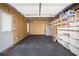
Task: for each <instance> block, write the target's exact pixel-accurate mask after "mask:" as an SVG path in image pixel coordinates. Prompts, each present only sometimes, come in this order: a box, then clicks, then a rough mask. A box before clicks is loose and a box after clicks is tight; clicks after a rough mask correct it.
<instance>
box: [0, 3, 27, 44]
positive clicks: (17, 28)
mask: <svg viewBox="0 0 79 59" xmlns="http://www.w3.org/2000/svg"><path fill="white" fill-rule="evenodd" d="M0 10H3V11H5V12H6V13H9V14H10V15H12V25H13V26H12V34H13V43H14V44H15V43H17V42H19V41H20V40H22V39H23V38H24V37H26V36H27V35H28V33H27V22H28V21H27V18H25V17H24V16H23V15H22V14H21V13H19V12H18V11H17V10H15V9H14V8H13V7H12V6H10V5H8V4H5V3H0Z"/></svg>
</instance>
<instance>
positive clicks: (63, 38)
mask: <svg viewBox="0 0 79 59" xmlns="http://www.w3.org/2000/svg"><path fill="white" fill-rule="evenodd" d="M61 39H62V40H63V41H65V42H67V43H69V39H68V36H67V35H63V36H61Z"/></svg>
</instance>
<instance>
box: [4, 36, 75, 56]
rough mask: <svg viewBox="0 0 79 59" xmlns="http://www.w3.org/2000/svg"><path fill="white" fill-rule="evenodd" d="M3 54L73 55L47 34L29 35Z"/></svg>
mask: <svg viewBox="0 0 79 59" xmlns="http://www.w3.org/2000/svg"><path fill="white" fill-rule="evenodd" d="M5 55H8V56H75V55H74V54H73V53H71V52H70V51H69V50H67V49H66V48H64V47H63V46H62V45H60V44H59V43H57V42H53V40H52V37H49V36H40V35H39V36H38V35H37V36H33V35H30V36H28V37H26V38H24V39H23V40H22V41H20V42H19V43H18V44H17V45H16V46H15V48H13V49H11V50H10V51H8V52H7V53H5Z"/></svg>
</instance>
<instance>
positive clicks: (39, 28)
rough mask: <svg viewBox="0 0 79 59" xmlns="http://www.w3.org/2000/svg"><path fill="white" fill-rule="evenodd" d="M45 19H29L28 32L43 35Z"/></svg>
mask: <svg viewBox="0 0 79 59" xmlns="http://www.w3.org/2000/svg"><path fill="white" fill-rule="evenodd" d="M45 25H46V21H30V34H34V35H45Z"/></svg>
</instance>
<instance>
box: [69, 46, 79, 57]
mask: <svg viewBox="0 0 79 59" xmlns="http://www.w3.org/2000/svg"><path fill="white" fill-rule="evenodd" d="M69 48H70V51H71V52H72V53H74V54H75V55H78V56H79V48H76V47H74V46H72V45H69Z"/></svg>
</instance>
